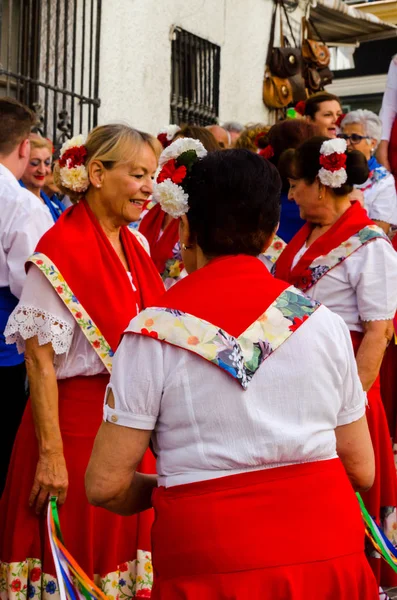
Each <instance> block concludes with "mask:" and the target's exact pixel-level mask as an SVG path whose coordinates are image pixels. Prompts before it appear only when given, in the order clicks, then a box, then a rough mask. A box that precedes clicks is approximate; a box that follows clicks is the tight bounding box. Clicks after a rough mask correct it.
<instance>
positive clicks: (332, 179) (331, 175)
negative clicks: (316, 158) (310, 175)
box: [318, 167, 347, 188]
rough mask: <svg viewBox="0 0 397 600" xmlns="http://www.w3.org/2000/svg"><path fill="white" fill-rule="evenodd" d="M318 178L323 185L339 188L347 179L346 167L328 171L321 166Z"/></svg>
mask: <svg viewBox="0 0 397 600" xmlns="http://www.w3.org/2000/svg"><path fill="white" fill-rule="evenodd" d="M318 178H319V180H320V181H321V183H322V184H323V185H326V186H328V187H330V188H339V187H341V186H342V185H343V184H344V183H346V181H347V173H346V169H339V170H338V171H328V169H324V168H323V167H322V168H321V169H320V170H319V172H318Z"/></svg>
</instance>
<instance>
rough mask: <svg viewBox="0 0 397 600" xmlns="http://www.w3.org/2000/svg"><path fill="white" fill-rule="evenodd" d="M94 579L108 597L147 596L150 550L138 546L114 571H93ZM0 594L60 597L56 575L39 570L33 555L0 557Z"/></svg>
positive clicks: (21, 598) (20, 598) (39, 599)
mask: <svg viewBox="0 0 397 600" xmlns="http://www.w3.org/2000/svg"><path fill="white" fill-rule="evenodd" d="M94 579H95V583H96V585H97V586H98V587H100V588H101V589H102V591H103V592H104V593H105V594H106V595H107V597H108V598H109V600H116V599H117V600H127V598H128V599H129V598H150V595H151V589H152V586H153V567H152V559H151V554H150V552H144V551H143V550H138V552H137V559H136V560H132V561H129V562H124V563H122V564H121V565H119V566H118V568H117V570H116V571H113V572H112V573H108V574H106V575H102V576H100V575H95V577H94ZM0 598H1V599H2V600H60V593H59V587H58V581H57V579H56V577H53V576H52V575H48V574H46V573H43V571H42V563H41V561H40V560H39V559H37V558H28V559H26V560H25V561H22V562H12V563H5V562H1V561H0Z"/></svg>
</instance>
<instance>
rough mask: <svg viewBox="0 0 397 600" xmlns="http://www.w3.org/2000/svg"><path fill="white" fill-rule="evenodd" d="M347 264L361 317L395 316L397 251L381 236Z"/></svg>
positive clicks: (386, 317)
mask: <svg viewBox="0 0 397 600" xmlns="http://www.w3.org/2000/svg"><path fill="white" fill-rule="evenodd" d="M346 265H348V267H349V272H348V277H349V281H350V283H351V284H352V287H353V288H354V289H355V291H356V296H357V307H358V313H359V316H360V319H361V320H362V321H382V320H388V319H392V318H393V317H394V315H395V312H396V310H397V252H395V250H394V249H393V247H392V245H391V244H389V243H388V242H387V240H383V239H381V238H377V239H374V240H372V241H370V242H369V243H367V244H365V245H363V246H362V247H361V248H360V249H359V250H357V251H356V252H354V253H353V254H352V255H351V256H350V257H349V259H348V260H346Z"/></svg>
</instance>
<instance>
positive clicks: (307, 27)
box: [302, 17, 331, 68]
mask: <svg viewBox="0 0 397 600" xmlns="http://www.w3.org/2000/svg"><path fill="white" fill-rule="evenodd" d="M311 27H313V29H314V31H315V33H316V34H317V37H318V38H319V39H320V41H317V40H314V39H312V31H311ZM302 56H303V59H304V60H305V61H306V62H308V63H310V64H312V65H315V66H316V67H320V68H322V67H328V65H329V63H330V60H331V55H330V52H329V48H328V46H327V45H326V44H325V43H324V41H323V40H322V39H321V36H320V35H319V33H318V31H317V29H316V27H315V25H314V24H313V23H312V22H311V21H309V20H308V19H306V18H305V17H303V19H302Z"/></svg>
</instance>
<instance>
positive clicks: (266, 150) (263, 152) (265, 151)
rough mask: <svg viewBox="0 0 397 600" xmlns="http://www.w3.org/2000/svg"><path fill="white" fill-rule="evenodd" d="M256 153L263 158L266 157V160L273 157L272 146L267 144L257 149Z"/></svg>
mask: <svg viewBox="0 0 397 600" xmlns="http://www.w3.org/2000/svg"><path fill="white" fill-rule="evenodd" d="M258 154H259V155H260V156H263V158H266V159H267V160H269V159H270V158H273V156H274V150H273V146H271V145H270V144H269V145H268V146H266V148H263V149H262V150H259V152H258Z"/></svg>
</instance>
